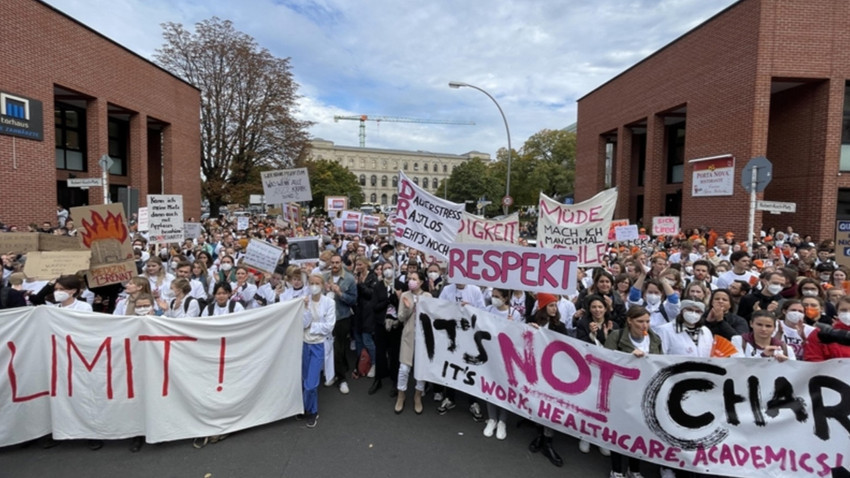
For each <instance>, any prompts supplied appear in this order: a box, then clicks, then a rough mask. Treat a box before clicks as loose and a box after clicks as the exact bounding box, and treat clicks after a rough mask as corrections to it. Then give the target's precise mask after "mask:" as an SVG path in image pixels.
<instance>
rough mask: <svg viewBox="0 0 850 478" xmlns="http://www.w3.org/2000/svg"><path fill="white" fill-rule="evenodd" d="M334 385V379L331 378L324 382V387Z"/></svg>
mask: <svg viewBox="0 0 850 478" xmlns="http://www.w3.org/2000/svg"><path fill="white" fill-rule="evenodd" d="M335 383H336V377H331V378H329V379H327V380H326V381H325V386H326V387H333V385H334V384H335Z"/></svg>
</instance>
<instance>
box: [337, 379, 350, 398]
mask: <svg viewBox="0 0 850 478" xmlns="http://www.w3.org/2000/svg"><path fill="white" fill-rule="evenodd" d="M348 392H350V390H349V389H348V382H342V383H341V384H339V393H341V394H343V395H348Z"/></svg>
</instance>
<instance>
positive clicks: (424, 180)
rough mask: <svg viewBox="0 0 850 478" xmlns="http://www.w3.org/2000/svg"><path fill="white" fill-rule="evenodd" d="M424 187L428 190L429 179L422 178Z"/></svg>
mask: <svg viewBox="0 0 850 478" xmlns="http://www.w3.org/2000/svg"><path fill="white" fill-rule="evenodd" d="M422 187H423V188H425V189H428V178H422Z"/></svg>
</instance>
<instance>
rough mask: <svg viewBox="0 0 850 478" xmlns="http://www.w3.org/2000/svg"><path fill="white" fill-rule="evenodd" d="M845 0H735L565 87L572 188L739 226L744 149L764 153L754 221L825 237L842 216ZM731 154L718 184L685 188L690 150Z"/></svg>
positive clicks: (847, 115)
mask: <svg viewBox="0 0 850 478" xmlns="http://www.w3.org/2000/svg"><path fill="white" fill-rule="evenodd" d="M848 25H850V2H847V1H846V0H818V1H810V0H740V1H739V2H737V3H735V4H733V5H731V6H730V7H728V8H727V9H725V10H723V11H722V12H720V13H718V14H717V15H715V16H714V17H713V18H711V19H709V20H707V21H706V22H705V23H703V24H701V25H700V26H698V27H696V28H694V29H693V30H691V31H689V32H688V33H686V34H684V35H683V36H681V37H680V38H678V39H677V40H675V41H673V42H672V43H670V44H668V45H667V46H665V47H664V48H662V49H660V50H659V51H657V52H655V53H653V54H652V55H650V56H649V57H647V58H645V59H644V60H642V61H641V62H639V63H637V64H636V65H634V66H632V67H631V68H629V69H628V70H626V71H624V72H622V73H621V74H619V75H618V76H616V77H614V78H613V79H611V80H610V81H608V82H606V83H605V84H603V85H601V86H599V87H598V88H596V89H595V90H593V91H591V92H590V93H588V94H587V95H585V96H584V97H583V98H581V99H579V101H578V126H577V128H578V132H577V141H578V145H577V161H576V171H577V174H576V200H577V201H581V200H584V199H587V198H589V197H591V196H593V195H594V194H596V193H597V192H598V191H600V190H601V189H604V188H606V187H609V186H617V187H618V188H619V192H620V195H619V199H618V204H617V209H616V212H615V217H616V218H628V219H629V220H630V221H631V222H632V223H638V222H641V223H643V224H650V223H651V221H652V218H653V217H654V216H659V215H672V216H680V217H681V225H682V226H683V227H684V228H689V227H696V226H700V225H706V226H713V227H715V228H716V229H718V230H721V231H733V232H735V233H736V235H737V237H745V236H746V232H747V229H748V218H749V193H747V192H746V191H745V190H744V189H743V188H742V187H741V185H740V183H741V174H742V170H743V168H744V166H745V165H746V164H747V162H748V161H749V160H750V159H751V158H754V157H757V156H765V157H767V158H768V159H769V160H770V161H771V162H772V164H773V175H772V181H771V182H770V184H769V185H768V186H767V188H766V189H765V190H764V192H763V193H760V194H759V195H758V199H764V200H769V201H781V202H793V203H796V213H783V214H779V215H772V214H770V213H763V212H758V213H757V215H756V230H758V228H759V227H764V228H765V229H767V228H769V227H771V226H775V227H777V228H780V227H782V228H783V229H784V227H785V226H793V227H794V229H795V231H798V232H800V233H802V234H811V235H812V236H813V237H814V238H816V239H823V238H830V237H833V231H834V228H835V220H836V218H838V219H847V218H850V174H847V173H850V86H848V85H850V83H848V80H850V28H848ZM723 155H731V156H732V157H733V158H734V167H733V168H732V170H733V171H734V177H733V181H732V188H731V191H730V194H729V195H723V196H721V195H714V196H703V195H701V194H699V191H695V190H694V178H695V177H696V176H695V175H694V167H695V165H698V164H699V162H696V161H694V160H698V159H702V158H708V157H715V156H723Z"/></svg>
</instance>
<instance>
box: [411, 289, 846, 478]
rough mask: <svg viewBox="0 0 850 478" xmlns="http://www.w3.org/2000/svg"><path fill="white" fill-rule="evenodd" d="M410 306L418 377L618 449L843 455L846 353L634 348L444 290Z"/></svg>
mask: <svg viewBox="0 0 850 478" xmlns="http://www.w3.org/2000/svg"><path fill="white" fill-rule="evenodd" d="M416 314H417V315H416V316H415V318H411V319H410V320H415V323H416V343H415V347H414V350H415V355H416V357H415V359H414V361H413V363H414V366H415V371H414V373H415V376H416V378H417V379H419V380H424V381H427V382H431V383H437V384H441V385H446V386H448V387H450V388H452V389H454V390H457V391H459V392H462V393H467V394H469V395H472V396H475V397H478V398H480V399H482V400H486V401H488V402H490V403H493V404H495V405H497V406H499V407H502V408H505V409H507V410H508V411H510V412H513V413H515V414H517V415H518V416H520V417H522V418H526V419H528V420H531V421H534V422H537V423H539V424H541V425H544V426H547V427H550V428H553V429H554V430H555V431H558V432H562V433H566V434H569V435H572V436H575V437H580V438H583V439H585V440H587V441H589V442H591V443H594V444H596V445H598V446H600V447H604V448H607V449H610V450H612V451H615V452H617V453H620V454H623V455H628V456H633V457H637V458H639V459H641V460H646V461H651V462H654V463H657V464H659V465H663V466H666V467H671V468H684V469H687V470H691V471H694V472H697V473H708V474H712V475H715V474H717V475H723V476H747V477H812V476H828V475H829V474H830V468H831V467H835V466H840V465H842V464H846V460H847V459H846V455H847V450H850V422H848V420H847V417H848V415H850V399H847V398H846V397H848V396H850V381H848V378H847V373H846V369H847V363H846V360H831V361H827V362H823V363H817V364H815V363H807V362H803V361H788V362H784V363H777V362H775V361H774V360H773V359H752V358H726V359H700V358H691V357H681V356H678V357H676V356H665V355H649V356H646V357H643V358H636V357H634V356H633V355H632V354H630V353H623V352H617V351H612V350H608V349H606V348H604V347H599V346H596V345H592V344H589V343H587V342H584V341H580V340H577V339H574V338H572V337H569V336H566V335H562V334H559V333H556V332H553V331H550V330H548V329H543V328H541V330H535V329H532V328H531V327H530V326H529V325H527V324H525V323H522V322H514V321H508V320H504V318H501V317H496V316H494V315H492V314H490V313H488V312H485V311H483V310H479V309H474V308H472V307H468V306H467V307H461V306H460V304H457V303H455V302H452V301H445V300H438V299H428V298H425V299H420V300H419V303H418V304H417V311H416ZM611 333H613V334H618V333H620V332H618V331H616V330H615V331H612V332H611ZM624 333H628V332H627V331H626V332H624Z"/></svg>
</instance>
